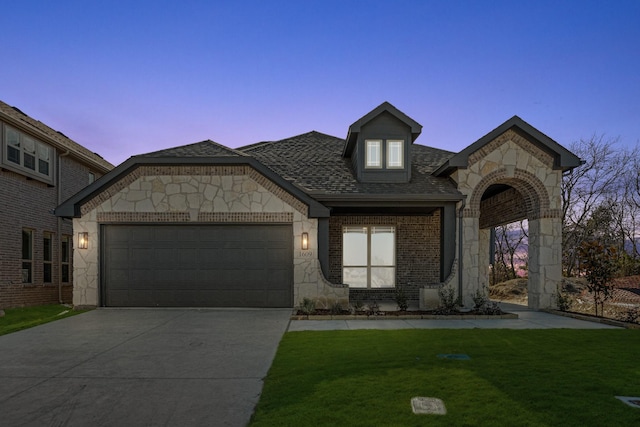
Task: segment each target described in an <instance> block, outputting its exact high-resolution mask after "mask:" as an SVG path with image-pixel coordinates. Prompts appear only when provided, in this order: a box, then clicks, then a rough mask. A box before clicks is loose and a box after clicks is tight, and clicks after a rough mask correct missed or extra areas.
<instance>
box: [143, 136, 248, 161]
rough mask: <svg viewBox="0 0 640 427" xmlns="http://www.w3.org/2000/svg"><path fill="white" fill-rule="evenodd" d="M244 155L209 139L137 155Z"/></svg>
mask: <svg viewBox="0 0 640 427" xmlns="http://www.w3.org/2000/svg"><path fill="white" fill-rule="evenodd" d="M238 156H241V157H244V156H245V154H244V153H242V152H240V151H238V150H234V149H233V148H229V147H225V146H224V145H222V144H218V143H217V142H214V141H211V140H210V139H207V140H205V141H202V142H196V143H194V144H188V145H183V146H180V147H174V148H167V149H166V150H160V151H154V152H152V153H146V154H141V155H139V156H136V157H238Z"/></svg>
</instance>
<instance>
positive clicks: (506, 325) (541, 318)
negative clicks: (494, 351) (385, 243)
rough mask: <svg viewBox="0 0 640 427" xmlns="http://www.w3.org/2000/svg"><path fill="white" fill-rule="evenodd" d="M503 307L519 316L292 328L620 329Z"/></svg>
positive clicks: (295, 323) (299, 323)
mask: <svg viewBox="0 0 640 427" xmlns="http://www.w3.org/2000/svg"><path fill="white" fill-rule="evenodd" d="M500 307H501V308H502V310H503V311H505V312H508V313H515V314H517V315H518V319H477V320H476V319H469V320H448V319H447V320H423V319H384V318H382V319H374V320H372V319H367V320H292V321H291V323H290V324H289V329H288V331H290V332H292V331H328V330H349V329H474V328H482V329H553V328H558V329H620V328H618V327H616V326H610V325H605V324H602V323H596V322H589V321H585V320H578V319H573V318H570V317H564V316H557V315H555V314H550V313H544V312H541V311H532V310H529V309H528V308H527V307H526V306H522V305H516V304H506V303H500Z"/></svg>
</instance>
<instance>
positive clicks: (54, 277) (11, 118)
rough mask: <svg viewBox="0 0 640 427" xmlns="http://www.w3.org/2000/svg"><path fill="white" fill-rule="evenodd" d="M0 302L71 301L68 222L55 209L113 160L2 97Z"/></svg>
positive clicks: (13, 304) (1, 305)
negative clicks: (29, 114)
mask: <svg viewBox="0 0 640 427" xmlns="http://www.w3.org/2000/svg"><path fill="white" fill-rule="evenodd" d="M0 145H1V146H2V152H1V154H0V308H7V307H16V306H25V305H36V304H55V303H58V302H64V303H71V302H72V289H73V283H72V271H73V270H72V269H73V261H72V253H73V248H74V242H73V239H72V236H73V230H72V222H71V221H69V220H67V219H63V218H59V217H56V216H55V214H54V210H55V208H56V207H57V206H58V205H59V204H60V203H61V202H62V201H64V200H66V199H67V198H69V197H70V196H72V195H73V194H76V193H77V192H78V191H80V190H81V189H82V188H83V187H86V186H87V185H89V184H90V183H91V182H93V181H94V180H96V179H97V178H99V177H101V176H102V175H103V174H105V173H107V172H108V171H109V170H111V169H112V168H113V165H111V164H110V163H108V162H107V161H105V160H104V159H102V158H101V157H100V156H99V155H97V154H95V153H92V152H91V151H89V150H87V149H86V148H84V147H82V146H80V145H78V144H77V143H75V142H73V141H72V140H70V139H69V138H67V137H66V136H64V135H63V134H61V133H60V132H56V131H55V130H53V129H51V128H49V127H48V126H46V125H45V124H43V123H41V122H39V121H37V120H34V119H32V118H31V117H29V116H27V115H26V114H24V113H23V112H22V111H20V110H18V109H17V108H15V107H11V106H9V105H7V104H5V103H3V102H0Z"/></svg>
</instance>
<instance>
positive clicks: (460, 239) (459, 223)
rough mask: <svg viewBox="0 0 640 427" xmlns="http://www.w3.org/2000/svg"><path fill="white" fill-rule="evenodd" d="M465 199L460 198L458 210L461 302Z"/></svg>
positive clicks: (459, 290) (460, 296)
mask: <svg viewBox="0 0 640 427" xmlns="http://www.w3.org/2000/svg"><path fill="white" fill-rule="evenodd" d="M466 204H467V203H466V200H465V199H463V200H462V204H461V205H460V209H459V210H458V297H459V298H460V301H461V302H462V253H463V250H462V242H463V241H464V239H463V238H462V235H463V230H464V227H463V225H462V216H463V211H464V208H465V206H466Z"/></svg>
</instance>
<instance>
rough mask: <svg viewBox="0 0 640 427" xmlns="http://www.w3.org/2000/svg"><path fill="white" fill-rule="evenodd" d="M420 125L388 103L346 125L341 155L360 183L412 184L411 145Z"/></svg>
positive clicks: (418, 133) (419, 129) (420, 128)
mask: <svg viewBox="0 0 640 427" xmlns="http://www.w3.org/2000/svg"><path fill="white" fill-rule="evenodd" d="M421 131H422V126H420V124H419V123H417V122H416V121H415V120H413V119H411V118H410V117H408V116H407V115H406V114H404V113H403V112H402V111H400V110H398V109H397V108H396V107H394V106H393V105H391V104H389V103H388V102H384V103H382V104H380V105H379V106H378V107H377V108H375V109H374V110H373V111H371V112H369V113H368V114H366V115H365V116H364V117H362V118H360V120H358V121H356V122H355V123H353V124H352V125H351V126H349V132H348V133H347V138H346V141H345V145H344V150H343V151H342V156H343V157H345V158H350V159H351V165H352V167H353V171H354V173H355V176H356V179H357V180H358V181H359V182H380V183H382V182H384V183H408V182H411V144H413V142H414V141H415V140H416V138H417V137H418V135H420V132H421Z"/></svg>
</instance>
